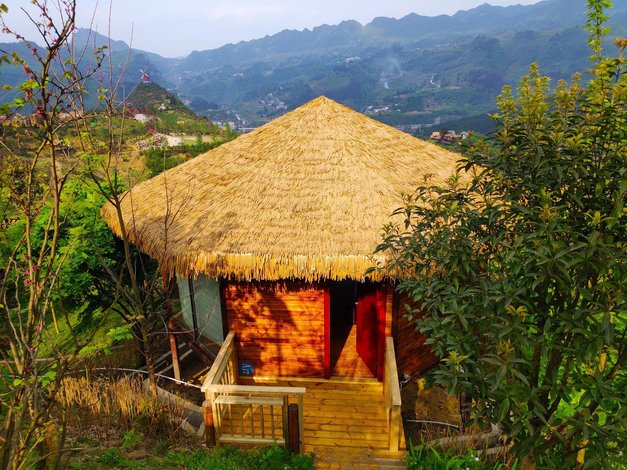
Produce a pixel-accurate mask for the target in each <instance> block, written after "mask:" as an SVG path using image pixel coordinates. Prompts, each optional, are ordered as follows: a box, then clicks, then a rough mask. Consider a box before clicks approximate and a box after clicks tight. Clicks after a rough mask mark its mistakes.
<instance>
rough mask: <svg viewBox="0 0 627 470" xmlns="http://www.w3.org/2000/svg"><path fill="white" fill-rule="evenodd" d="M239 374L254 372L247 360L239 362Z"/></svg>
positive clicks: (251, 373)
mask: <svg viewBox="0 0 627 470" xmlns="http://www.w3.org/2000/svg"><path fill="white" fill-rule="evenodd" d="M239 373H240V375H253V374H254V373H255V367H254V366H253V365H252V364H251V363H250V362H248V361H242V362H240V363H239Z"/></svg>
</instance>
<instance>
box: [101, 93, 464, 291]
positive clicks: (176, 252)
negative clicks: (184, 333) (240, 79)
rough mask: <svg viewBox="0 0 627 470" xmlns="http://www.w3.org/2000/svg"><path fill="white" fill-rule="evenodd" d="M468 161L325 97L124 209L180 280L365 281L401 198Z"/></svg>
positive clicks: (139, 238) (191, 164) (147, 189)
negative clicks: (201, 276) (201, 275)
mask: <svg viewBox="0 0 627 470" xmlns="http://www.w3.org/2000/svg"><path fill="white" fill-rule="evenodd" d="M457 158H458V156H457V155H456V154H454V153H452V152H449V151H447V150H445V149H442V148H440V147H438V146H436V145H433V144H431V143H429V142H425V141H422V140H420V139H417V138H414V137H412V136H410V135H408V134H405V133H403V132H401V131H399V130H397V129H394V128H392V127H390V126H387V125H385V124H382V123H380V122H378V121H375V120H373V119H371V118H369V117H367V116H364V115H363V114H360V113H358V112H355V111H353V110H351V109H349V108H347V107H345V106H342V105H340V104H338V103H336V102H334V101H332V100H330V99H328V98H325V97H319V98H316V99H314V100H313V101H310V102H309V103H306V104H305V105H303V106H301V107H299V108H297V109H295V110H294V111H291V112H289V113H287V114H285V115H284V116H282V117H279V118H277V119H275V120H274V121H272V122H270V123H268V124H266V125H264V126H263V127H260V128H258V129H256V130H255V131H253V132H250V133H249V134H245V135H242V136H240V137H238V138H237V139H235V140H234V141H231V142H228V143H226V144H224V145H222V146H220V147H218V148H216V149H213V150H211V151H209V152H207V153H205V154H203V155H200V156H198V157H196V158H194V159H192V160H190V161H188V162H186V163H184V164H182V165H179V166H177V167H176V168H173V169H171V170H169V171H166V172H165V173H163V174H161V175H159V176H157V177H155V178H152V179H151V180H148V181H146V182H143V183H141V184H138V185H137V186H135V187H134V188H132V190H130V191H129V192H128V193H127V194H126V195H125V198H124V203H123V208H122V209H123V215H124V220H125V221H126V222H125V223H126V225H127V227H126V228H127V231H128V235H129V237H130V240H131V241H132V242H133V243H135V244H136V245H138V246H139V248H140V249H141V250H143V251H144V252H145V253H147V254H148V255H150V256H151V257H153V258H155V259H157V260H158V261H159V262H160V263H161V266H162V267H164V268H165V269H166V270H167V271H168V272H176V273H177V274H178V275H179V276H188V275H195V274H199V273H204V274H205V275H207V276H209V277H212V278H220V277H226V278H234V279H239V280H277V279H295V278H299V279H304V280H307V281H317V280H322V279H329V280H341V279H345V278H351V279H355V280H363V279H364V272H365V271H366V269H367V268H368V267H370V266H372V265H373V264H374V262H375V260H374V259H373V258H372V253H373V251H374V249H375V247H376V246H377V244H378V243H379V242H380V241H381V235H382V227H383V226H384V225H385V224H386V223H388V222H390V215H391V213H392V211H393V210H395V209H396V208H398V207H400V206H401V205H402V199H401V194H403V193H411V192H413V191H414V190H415V189H416V187H417V186H418V185H420V184H421V183H422V182H423V181H424V178H425V176H427V175H431V179H430V181H431V182H432V183H444V182H445V180H446V179H447V178H448V177H449V176H450V175H451V174H452V173H453V172H454V170H455V166H456V159H457ZM103 214H104V217H105V219H106V221H107V223H108V224H109V226H110V227H111V228H112V229H113V230H114V231H115V232H116V233H118V234H120V226H119V223H118V218H117V216H116V214H115V212H114V211H113V210H112V207H110V206H106V207H105V208H104V209H103ZM376 276H378V274H375V277H376Z"/></svg>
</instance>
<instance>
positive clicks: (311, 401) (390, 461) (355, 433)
mask: <svg viewBox="0 0 627 470" xmlns="http://www.w3.org/2000/svg"><path fill="white" fill-rule="evenodd" d="M261 384H262V383H261V382H258V383H257V385H261ZM264 384H265V383H264ZM267 384H268V385H270V383H267ZM271 384H272V385H279V386H293V387H306V389H307V392H306V393H305V396H304V407H303V410H304V412H303V414H304V439H303V440H304V443H305V449H304V450H305V453H307V454H309V453H313V454H314V459H315V460H314V462H315V465H316V468H319V469H331V468H338V469H339V468H342V469H344V468H359V469H394V468H405V456H406V455H407V452H406V451H404V450H401V451H398V452H391V451H390V450H389V443H388V438H389V434H388V428H387V420H386V412H385V403H384V397H383V384H382V383H380V382H377V381H376V380H375V379H372V380H368V379H361V380H358V379H357V380H344V379H331V380H325V381H315V380H314V379H302V380H294V381H280V382H272V383H271ZM403 443H404V441H403Z"/></svg>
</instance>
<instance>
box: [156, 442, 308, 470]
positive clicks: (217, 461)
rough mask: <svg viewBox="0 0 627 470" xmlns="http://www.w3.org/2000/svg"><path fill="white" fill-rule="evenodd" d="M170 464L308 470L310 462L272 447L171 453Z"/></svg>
mask: <svg viewBox="0 0 627 470" xmlns="http://www.w3.org/2000/svg"><path fill="white" fill-rule="evenodd" d="M166 460H167V462H168V463H170V464H175V465H180V466H182V467H184V468H186V469H188V470H212V469H215V470H247V469H251V470H253V469H259V468H263V469H264V470H283V469H293V470H310V469H313V468H314V466H313V459H312V458H311V457H310V456H303V455H297V454H293V453H291V452H290V451H289V450H287V449H284V448H282V447H278V446H276V445H274V446H271V447H263V448H256V449H252V450H242V449H237V448H234V447H214V448H212V449H209V450H197V451H195V452H191V453H190V452H170V453H168V456H167V458H166Z"/></svg>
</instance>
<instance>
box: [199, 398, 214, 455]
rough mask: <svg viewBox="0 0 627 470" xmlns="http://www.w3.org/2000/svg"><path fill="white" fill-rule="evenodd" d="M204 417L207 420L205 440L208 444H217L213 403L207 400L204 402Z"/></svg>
mask: <svg viewBox="0 0 627 470" xmlns="http://www.w3.org/2000/svg"><path fill="white" fill-rule="evenodd" d="M202 411H203V419H204V422H205V442H206V444H207V445H208V446H214V445H216V429H215V425H214V422H213V404H212V402H211V401H210V400H205V401H204V402H203V404H202Z"/></svg>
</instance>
